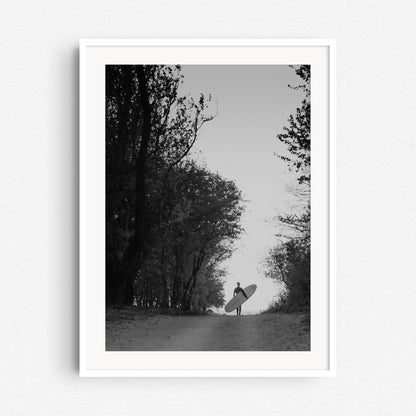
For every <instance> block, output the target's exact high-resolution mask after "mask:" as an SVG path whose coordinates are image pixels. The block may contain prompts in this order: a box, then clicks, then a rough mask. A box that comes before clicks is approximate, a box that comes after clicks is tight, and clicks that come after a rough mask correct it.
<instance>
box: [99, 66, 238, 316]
mask: <svg viewBox="0 0 416 416" xmlns="http://www.w3.org/2000/svg"><path fill="white" fill-rule="evenodd" d="M181 82H182V76H181V68H180V66H164V65H146V66H143V65H107V67H106V302H107V304H112V305H132V304H136V305H138V306H140V307H146V308H152V307H163V308H167V307H174V308H180V309H185V310H190V309H194V310H201V309H206V308H207V307H209V306H221V305H222V304H223V302H224V296H223V293H222V291H223V280H222V279H223V276H224V271H223V270H222V269H221V263H222V262H223V260H224V259H226V258H227V256H229V255H230V254H231V252H232V244H233V241H234V240H235V239H236V238H238V236H239V234H240V233H241V232H242V229H241V225H240V217H241V214H242V211H243V201H242V197H241V192H240V191H239V189H238V188H237V186H236V185H235V183H234V182H232V181H229V180H226V179H224V178H222V177H221V176H220V175H218V174H216V173H213V172H210V171H209V170H208V169H207V168H205V167H203V166H199V165H198V164H197V163H196V162H195V161H193V160H192V157H191V150H192V147H193V146H194V144H195V142H196V140H197V138H198V134H199V131H200V129H201V128H202V126H203V125H204V124H205V123H207V122H208V121H210V120H211V119H212V118H213V117H212V116H207V115H206V109H207V105H208V104H209V101H210V97H208V98H206V97H205V96H204V95H201V96H200V97H199V99H198V100H194V99H193V98H191V97H189V96H181V95H180V94H179V92H178V91H179V85H180V83H181Z"/></svg>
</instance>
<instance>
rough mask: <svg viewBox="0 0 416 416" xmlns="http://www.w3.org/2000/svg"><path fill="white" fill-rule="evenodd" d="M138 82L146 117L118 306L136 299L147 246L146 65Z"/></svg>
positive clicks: (148, 107)
mask: <svg viewBox="0 0 416 416" xmlns="http://www.w3.org/2000/svg"><path fill="white" fill-rule="evenodd" d="M137 78H138V80H139V92H140V104H141V107H142V112H143V113H142V115H143V128H142V137H141V140H140V148H139V152H138V155H137V159H136V210H135V233H134V235H133V236H132V237H131V238H130V241H129V244H128V246H127V248H126V251H125V253H124V256H123V259H122V261H121V264H120V268H119V270H118V277H119V282H120V283H119V287H118V290H117V296H116V301H117V304H123V305H131V304H132V303H133V299H134V280H135V277H136V274H137V270H138V268H139V266H140V262H141V260H142V259H141V257H142V255H143V252H144V245H145V244H144V243H145V218H144V216H145V207H146V158H147V155H148V148H149V142H150V135H151V119H152V106H151V104H150V102H149V92H148V87H147V79H146V74H145V71H144V66H143V65H139V66H137Z"/></svg>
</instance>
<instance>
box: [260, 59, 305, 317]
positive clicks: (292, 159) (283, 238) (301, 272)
mask: <svg viewBox="0 0 416 416" xmlns="http://www.w3.org/2000/svg"><path fill="white" fill-rule="evenodd" d="M293 68H294V69H295V72H296V74H297V75H298V76H299V77H300V78H301V80H302V83H301V84H300V85H297V86H295V87H292V86H290V85H289V87H290V88H293V89H300V90H302V91H303V92H304V93H305V97H304V99H303V100H302V102H301V106H300V107H299V108H297V109H296V114H295V115H290V116H289V118H288V125H287V126H285V127H284V128H283V133H281V134H278V135H277V137H278V140H279V141H280V142H281V143H283V144H284V146H285V149H286V154H284V155H282V154H280V155H278V156H279V157H280V159H282V160H284V161H285V162H286V163H287V165H288V168H289V170H291V171H292V172H293V173H294V174H295V176H296V180H297V186H296V187H295V188H294V190H293V193H294V195H295V196H296V197H297V199H298V200H299V202H300V203H301V207H300V208H299V209H298V210H297V211H296V212H292V213H290V214H287V215H281V216H279V217H278V224H279V227H280V230H281V231H280V233H279V234H278V237H279V238H280V241H279V242H278V243H277V244H276V245H275V246H274V247H273V248H272V249H271V250H270V251H269V253H268V255H267V258H266V261H265V275H266V276H267V277H269V278H271V279H273V280H275V281H278V282H280V283H283V284H284V287H285V290H284V292H283V293H282V294H281V296H280V299H279V300H278V309H280V310H285V311H293V310H300V309H301V310H304V309H308V308H309V305H310V215H311V209H310V182H311V174H310V165H311V137H310V76H311V68H310V66H309V65H299V66H296V67H293Z"/></svg>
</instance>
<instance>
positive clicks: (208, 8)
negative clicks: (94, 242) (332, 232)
mask: <svg viewBox="0 0 416 416" xmlns="http://www.w3.org/2000/svg"><path fill="white" fill-rule="evenodd" d="M415 12H416V6H414V2H413V1H410V0H409V1H396V2H392V1H391V2H390V1H386V0H384V1H380V0H379V1H365V0H361V1H352V0H350V1H346V0H345V1H330V0H327V1H323V0H321V1H319V0H315V1H310V0H297V1H296V0H292V1H287V0H280V1H276V0H262V1H258V2H255V1H252V2H247V1H241V0H233V1H217V2H215V1H213V0H211V1H195V0H176V1H172V0H166V1H151V0H149V1H147V2H143V1H139V0H128V1H119V2H115V1H110V0H96V1H85V0H83V1H79V0H78V1H77V0H72V1H69V0H67V1H50V0H49V1H36V2H34V1H16V0H13V1H12V0H9V1H7V0H6V1H3V2H2V5H1V13H0V42H1V47H0V50H1V55H0V56H1V66H0V103H1V104H0V105H1V113H0V114H1V116H0V123H1V124H0V132H1V142H0V143H1V151H0V170H1V176H0V178H1V188H0V189H1V191H2V194H1V203H0V221H1V224H0V230H1V231H0V253H1V254H0V258H1V261H0V276H1V278H2V284H1V292H0V307H1V312H2V313H1V315H2V318H1V319H0V345H1V348H0V413H1V414H2V415H21V414H27V415H42V416H44V415H56V414H60V415H89V416H90V415H100V416H102V415H116V414H117V415H133V414H142V415H159V414H167V413H169V414H175V415H176V414H178V415H179V414H180V415H184V416H186V415H193V416H194V415H195V414H197V415H210V416H211V415H216V414H226V413H227V412H230V413H235V409H236V408H237V407H238V408H239V410H238V412H239V414H240V415H250V416H251V415H264V414H267V415H268V414H272V413H275V414H284V415H286V416H289V415H302V414H305V415H306V414H307V415H320V416H321V415H334V414H337V415H348V416H350V415H357V414H376V415H391V414H395V415H409V414H412V413H414V412H415V410H416V398H415V394H414V390H415V373H416V358H415V347H416V319H415V312H416V308H415V291H416V266H415V261H414V250H415V247H416V237H415V236H416V219H415V212H416V196H415V185H416V163H415V161H416V141H415V132H416V121H415V120H416V117H415V102H414V98H415V96H416V81H415V63H416V62H415V60H416V59H415V35H416V29H415V25H414V17H415ZM88 37H91V38H92V37H102V38H105V37H108V38H111V37H118V38H129V37H132V38H151V37H155V38H168V37H169V38H175V37H176V38H179V37H184V38H187V37H195V38H204V37H207V38H211V37H215V38H221V37H229V38H234V37H235V38H244V37H253V38H264V37H268V38H273V37H275V38H319V37H322V38H326V37H330V38H336V39H337V40H338V126H339V128H338V225H339V229H338V230H339V238H338V377H337V378H335V379H275V380H270V379H245V380H244V379H243V380H233V379H197V380H192V379H176V380H175V379H173V380H169V379H164V380H163V379H162V380H158V379H150V380H141V379H80V378H79V377H78V374H77V360H78V352H77V342H78V323H77V320H78V300H77V290H78V283H77V279H78V276H77V261H78V256H77V249H78V247H77V238H78V234H77V227H78V218H77V204H78V200H77V194H78V188H77V180H78V173H77V168H78V160H77V157H78V142H77V141H78V134H77V129H78V125H77V123H78V116H77V111H78V102H77V100H78V93H77V88H78V84H77V82H78V77H77V64H78V62H77V43H78V39H79V38H88ZM412 255H413V256H412Z"/></svg>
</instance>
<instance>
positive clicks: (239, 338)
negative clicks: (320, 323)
mask: <svg viewBox="0 0 416 416" xmlns="http://www.w3.org/2000/svg"><path fill="white" fill-rule="evenodd" d="M125 312H126V311H123V313H120V314H117V313H114V312H112V313H111V314H108V313H107V323H106V350H107V351H309V349H310V331H309V324H308V318H307V316H305V315H304V314H280V313H271V314H262V315H241V316H235V315H232V316H230V315H193V316H188V315H173V316H171V315H144V314H138V313H134V312H127V313H125Z"/></svg>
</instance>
